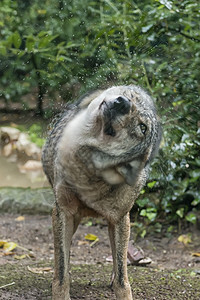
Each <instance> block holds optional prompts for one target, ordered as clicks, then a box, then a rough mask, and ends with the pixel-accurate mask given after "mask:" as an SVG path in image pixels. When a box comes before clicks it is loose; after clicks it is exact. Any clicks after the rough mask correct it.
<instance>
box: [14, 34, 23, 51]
mask: <svg viewBox="0 0 200 300" xmlns="http://www.w3.org/2000/svg"><path fill="white" fill-rule="evenodd" d="M12 41H13V45H14V46H15V48H17V49H19V47H20V46H21V43H22V40H21V36H20V34H19V32H18V31H16V32H15V33H13V35H12Z"/></svg>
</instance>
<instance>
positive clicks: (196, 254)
mask: <svg viewBox="0 0 200 300" xmlns="http://www.w3.org/2000/svg"><path fill="white" fill-rule="evenodd" d="M192 256H198V257H200V252H194V253H192Z"/></svg>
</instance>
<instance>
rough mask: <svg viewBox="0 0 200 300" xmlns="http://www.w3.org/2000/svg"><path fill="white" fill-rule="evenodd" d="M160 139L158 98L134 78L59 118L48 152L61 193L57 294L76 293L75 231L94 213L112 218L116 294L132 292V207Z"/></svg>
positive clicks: (121, 298) (124, 297)
mask: <svg viewBox="0 0 200 300" xmlns="http://www.w3.org/2000/svg"><path fill="white" fill-rule="evenodd" d="M160 139H161V127H160V123H159V120H158V117H157V114H156V110H155V107H154V104H153V102H152V100H151V98H150V97H149V95H148V94H147V93H146V92H144V90H142V89H141V88H140V87H138V86H134V85H132V86H118V87H112V88H109V89H107V90H104V91H97V92H94V93H92V94H90V95H89V96H85V97H83V98H82V99H81V100H79V101H77V102H76V103H75V104H74V105H70V106H68V108H67V109H66V110H65V111H64V113H63V114H62V116H60V117H59V118H58V119H57V120H56V121H55V122H54V124H53V129H52V130H51V132H50V134H49V136H48V139H47V142H46V145H45V147H44V149H43V155H42V161H43V167H44V171H45V173H46V175H47V177H48V179H49V182H50V183H51V185H52V187H53V190H54V193H55V199H56V203H55V207H54V210H53V230H54V247H55V274H54V280H53V299H54V300H64V299H65V300H69V299H70V295H69V288H70V284H69V252H70V244H71V239H72V236H73V234H74V232H75V231H76V229H77V226H78V224H79V222H80V220H81V218H82V217H84V216H88V215H90V216H102V217H104V218H106V219H107V221H108V228H109V237H110V242H111V248H112V255H113V274H114V277H113V278H114V279H113V288H114V291H115V295H116V298H117V299H118V300H131V299H132V293H131V288H130V285H129V282H128V276H127V263H126V259H127V245H128V240H129V227H130V226H129V211H130V210H131V208H132V206H133V204H134V201H135V199H136V198H137V197H138V195H139V193H140V190H141V188H142V187H143V186H144V184H145V182H146V179H147V176H148V169H149V164H150V162H151V160H152V159H153V157H154V156H155V154H156V153H157V150H158V147H159V143H160Z"/></svg>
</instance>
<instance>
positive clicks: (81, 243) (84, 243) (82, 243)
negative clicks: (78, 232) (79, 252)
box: [78, 241, 89, 246]
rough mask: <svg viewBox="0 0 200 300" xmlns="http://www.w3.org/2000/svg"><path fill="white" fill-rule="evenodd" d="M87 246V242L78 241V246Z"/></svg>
mask: <svg viewBox="0 0 200 300" xmlns="http://www.w3.org/2000/svg"><path fill="white" fill-rule="evenodd" d="M88 244H89V242H88V241H78V246H82V245H88Z"/></svg>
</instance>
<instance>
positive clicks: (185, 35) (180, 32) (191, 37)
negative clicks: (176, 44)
mask: <svg viewBox="0 0 200 300" xmlns="http://www.w3.org/2000/svg"><path fill="white" fill-rule="evenodd" d="M169 29H170V30H171V31H173V32H176V33H177V34H180V35H182V36H184V37H185V38H187V39H190V40H192V41H193V42H197V43H200V39H198V38H196V37H193V36H191V35H189V34H187V33H184V32H182V31H181V29H180V28H179V29H177V30H176V29H173V28H170V27H169Z"/></svg>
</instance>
